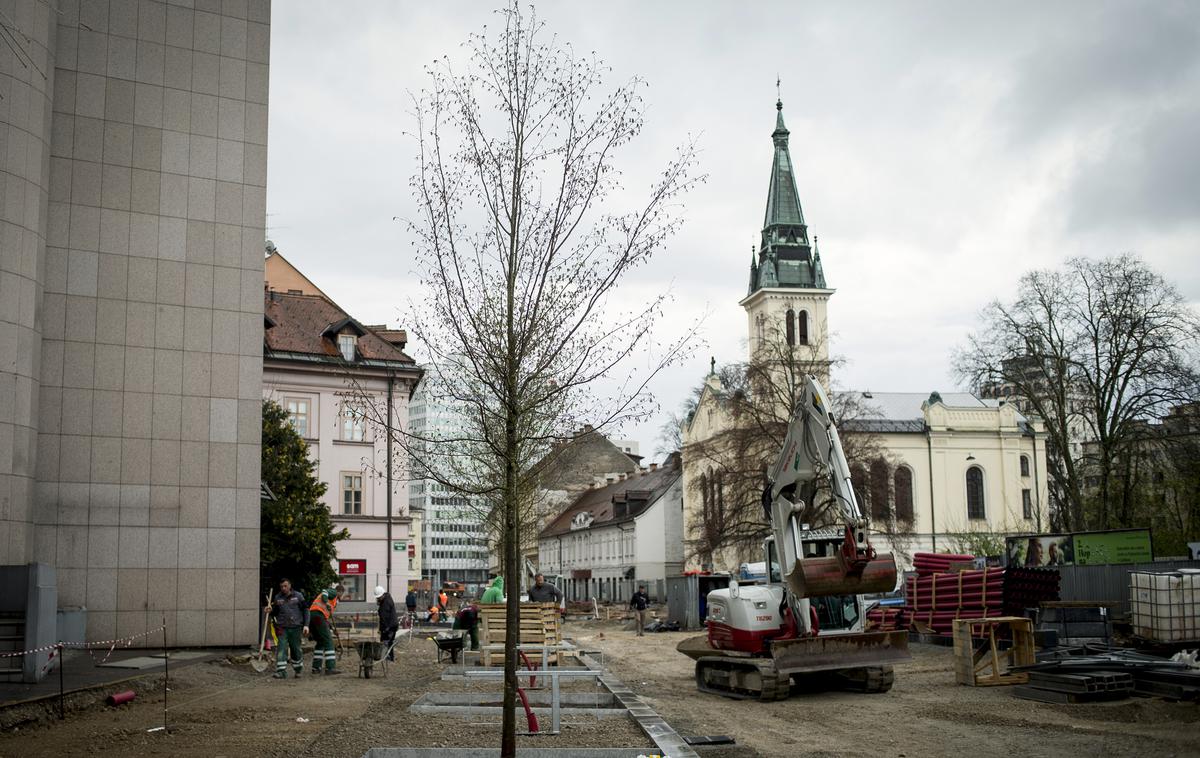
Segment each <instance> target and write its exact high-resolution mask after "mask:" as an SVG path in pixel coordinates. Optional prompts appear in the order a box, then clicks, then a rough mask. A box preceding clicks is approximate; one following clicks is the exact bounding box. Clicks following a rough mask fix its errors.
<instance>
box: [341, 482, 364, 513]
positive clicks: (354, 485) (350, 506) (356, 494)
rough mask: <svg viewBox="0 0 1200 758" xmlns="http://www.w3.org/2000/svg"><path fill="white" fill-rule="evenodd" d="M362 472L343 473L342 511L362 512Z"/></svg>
mask: <svg viewBox="0 0 1200 758" xmlns="http://www.w3.org/2000/svg"><path fill="white" fill-rule="evenodd" d="M362 494H363V493H362V474H342V513H344V514H346V515H350V516H358V515H360V514H362Z"/></svg>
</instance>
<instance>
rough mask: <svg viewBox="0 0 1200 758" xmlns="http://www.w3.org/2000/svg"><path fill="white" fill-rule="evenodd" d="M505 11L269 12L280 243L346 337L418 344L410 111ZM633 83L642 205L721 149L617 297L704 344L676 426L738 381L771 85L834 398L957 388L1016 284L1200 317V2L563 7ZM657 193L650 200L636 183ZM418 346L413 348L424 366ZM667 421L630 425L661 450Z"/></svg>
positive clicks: (633, 165) (578, 35)
mask: <svg viewBox="0 0 1200 758" xmlns="http://www.w3.org/2000/svg"><path fill="white" fill-rule="evenodd" d="M489 6H490V4H489V3H487V2H471V3H467V2H457V3H449V2H447V3H428V2H422V3H417V2H404V3H392V2H387V3H385V2H377V3H367V2H356V3H348V4H345V5H339V6H337V8H336V10H334V6H333V5H331V4H329V3H324V2H322V3H316V2H299V0H287V2H276V3H275V4H274V8H273V15H272V19H271V23H272V34H271V45H272V49H271V108H270V111H271V112H270V138H269V151H270V152H269V156H270V157H269V161H270V162H269V178H268V186H267V187H268V195H267V212H268V217H267V226H268V231H267V236H268V237H270V238H271V239H272V240H273V241H274V242H275V244H276V245H277V246H278V248H279V249H280V251H281V252H283V253H284V254H285V255H286V256H287V257H288V259H289V260H291V261H292V262H293V263H294V264H296V265H297V266H298V267H299V268H300V269H301V270H302V271H304V272H305V273H306V274H307V275H308V276H309V277H310V278H311V279H313V280H314V281H315V282H316V283H317V285H318V286H320V287H321V288H322V289H323V290H324V291H325V292H327V293H328V294H329V295H330V296H331V297H332V298H333V299H334V300H336V301H337V302H338V303H339V304H341V305H342V306H343V307H344V308H346V309H348V310H349V311H350V312H351V314H352V315H353V316H355V317H356V318H358V319H359V320H360V321H363V322H367V323H381V322H387V323H389V324H391V325H393V326H400V327H403V326H404V323H403V319H404V313H405V312H406V308H407V303H408V302H409V301H410V300H412V299H419V298H420V297H421V293H420V292H419V291H418V288H417V287H415V286H414V277H413V261H412V254H411V237H410V235H409V233H408V231H407V229H406V227H405V226H404V225H403V224H402V223H399V222H395V221H393V220H392V219H393V217H394V216H400V217H401V218H409V217H412V216H414V204H413V201H412V199H411V196H410V193H409V188H408V180H409V177H410V176H411V174H412V172H413V167H414V161H413V156H414V153H415V149H414V144H413V142H412V140H411V138H409V137H407V136H406V131H408V130H410V129H411V128H412V126H413V118H412V116H411V113H410V111H411V101H410V96H409V93H410V92H415V91H417V90H419V89H421V88H422V87H423V86H425V83H426V79H425V75H424V73H423V66H424V65H426V64H427V63H429V62H430V61H432V60H433V59H434V58H437V57H440V56H442V55H450V56H451V58H452V59H456V60H460V61H461V60H463V59H464V58H465V56H464V53H463V50H462V48H461V43H462V42H463V41H464V40H465V39H466V38H467V35H468V34H469V33H471V32H475V31H479V30H480V29H481V27H482V26H483V25H484V24H491V25H493V26H494V25H495V24H496V19H495V17H494V16H493V14H492V12H491V10H490V7H489ZM537 7H538V14H539V15H540V16H541V17H542V18H543V19H544V20H545V21H546V22H547V24H548V28H549V30H550V31H551V32H553V33H555V34H556V35H557V36H558V38H559V39H560V40H561V41H563V42H567V43H570V44H572V45H574V46H575V47H576V48H577V49H579V50H581V51H592V50H594V51H596V52H597V53H598V54H599V55H600V56H602V57H603V58H604V59H605V60H606V61H607V62H609V63H610V65H611V66H612V67H613V73H612V79H611V81H612V82H613V83H616V82H620V81H624V80H626V79H628V78H630V77H634V76H638V77H641V78H644V79H645V80H646V81H647V83H648V87H647V88H646V90H645V91H644V96H645V99H646V101H647V104H648V107H647V112H646V125H645V130H644V131H643V133H642V136H641V138H640V139H639V140H638V141H637V142H636V143H635V144H634V145H632V146H630V147H629V148H627V149H626V150H625V152H624V153H622V154H620V155H619V156H618V158H617V164H618V166H619V167H621V168H623V169H625V170H626V171H627V178H628V179H629V181H628V182H627V184H628V185H629V186H635V187H636V186H645V185H646V184H647V183H648V181H649V178H650V177H651V176H652V175H653V172H654V170H655V169H657V168H659V167H661V166H662V165H663V164H664V163H665V162H666V160H667V159H668V158H669V157H670V155H671V151H672V150H673V148H674V147H675V146H676V145H678V144H680V143H681V142H683V141H685V140H686V139H688V138H689V135H690V136H694V137H697V138H698V140H699V143H700V146H701V150H702V153H701V167H700V168H701V170H702V171H703V172H705V173H707V174H708V176H709V179H708V182H707V183H706V184H704V185H703V186H701V187H699V188H698V189H696V190H695V191H694V192H692V193H691V194H690V195H689V196H688V197H687V199H686V208H685V209H684V211H683V214H684V218H685V225H684V227H683V230H682V232H681V233H680V234H679V235H678V236H677V237H675V238H674V239H673V240H672V241H671V243H670V244H669V246H668V247H667V248H666V249H664V250H663V251H662V252H661V253H660V254H659V255H658V257H657V258H656V260H655V262H654V264H653V265H651V266H649V267H647V268H644V269H639V270H638V271H637V272H636V278H633V279H631V280H630V281H629V282H628V284H627V286H626V287H625V290H624V297H627V298H630V299H631V300H636V299H638V298H639V297H644V296H645V295H648V294H649V293H653V292H658V291H661V290H662V289H663V288H664V287H669V288H670V290H671V291H672V292H673V293H674V294H675V297H676V299H675V301H674V303H673V305H672V307H671V309H670V312H669V315H668V317H667V318H666V319H664V320H663V321H662V322H661V329H662V330H663V333H664V337H669V336H673V335H675V334H678V333H680V332H681V331H682V330H684V329H685V328H686V327H687V326H688V325H689V324H691V323H693V322H695V320H696V319H697V318H699V317H701V316H702V315H704V314H706V313H707V314H708V316H707V319H706V320H705V324H704V329H703V336H704V340H705V343H706V344H705V345H704V346H702V347H701V348H700V349H699V350H698V351H697V352H696V354H695V356H694V359H693V360H691V361H689V362H688V363H687V364H686V365H683V366H680V367H678V368H675V369H672V370H670V371H668V372H667V373H666V374H664V375H662V376H660V377H659V379H658V380H657V381H656V382H655V383H654V385H653V390H654V392H655V395H656V398H657V400H658V401H659V403H660V404H661V406H662V407H663V410H664V411H665V410H668V409H672V408H675V407H676V406H678V404H679V403H680V402H681V401H682V399H683V398H684V397H685V396H686V395H687V393H688V391H689V389H690V388H691V387H693V386H695V385H696V384H697V383H698V382H700V381H701V380H702V378H703V376H704V374H705V373H707V370H708V360H709V356H710V355H711V356H715V357H716V359H717V361H718V362H719V363H725V362H733V361H738V360H743V359H744V355H745V338H746V317H745V315H744V312H743V311H742V310H741V308H740V307H739V306H738V305H737V303H738V301H739V300H740V299H741V298H742V297H743V296H744V295H745V294H746V283H747V279H748V266H749V262H750V252H751V247H752V245H753V244H755V243H756V241H757V239H758V232H759V229H760V227H761V224H762V218H763V209H764V203H765V200H766V192H767V182H768V175H769V170H770V163H771V156H772V148H771V138H770V134H771V131H772V130H773V128H774V120H775V97H776V94H775V93H776V90H775V79H776V75H777V74H778V76H779V77H780V78H781V79H782V97H783V102H784V116H785V119H786V121H787V125H788V128H789V129H790V130H791V154H792V160H793V163H794V165H795V167H796V180H797V185H798V189H799V192H800V198H801V203H802V205H803V208H804V214H805V218H806V221H807V222H808V225H809V231H810V234H816V235H817V236H818V237H819V238H820V248H821V256H822V261H823V262H824V266H825V274H826V278H827V280H828V282H829V286H831V287H833V288H836V289H837V293H836V294H835V295H834V296H833V298H832V300H831V303H830V307H829V317H830V323H831V330H832V336H831V341H832V348H833V352H834V353H835V354H837V355H841V356H844V357H845V358H846V359H848V365H847V366H846V368H845V369H844V370H843V371H842V372H841V375H840V377H838V378H837V379H836V382H837V384H838V385H839V386H841V387H843V388H853V389H862V390H874V391H913V392H929V391H931V390H934V389H938V390H948V389H952V388H954V387H955V381H954V379H953V377H952V375H951V371H950V367H949V359H950V355H951V353H952V351H953V349H954V347H955V346H956V345H959V344H961V343H962V341H963V340H964V338H965V336H966V335H967V333H968V332H969V331H970V330H971V329H972V328H973V326H974V325H975V324H976V323H977V321H976V316H977V314H978V312H979V310H980V309H981V308H982V307H983V306H984V305H985V304H986V303H987V302H988V301H990V300H992V299H994V298H1002V299H1007V298H1010V297H1011V296H1012V294H1013V292H1014V288H1015V284H1016V280H1017V278H1018V277H1019V276H1020V275H1021V273H1023V272H1025V271H1027V270H1029V269H1032V268H1038V267H1050V266H1054V265H1057V264H1059V263H1060V262H1061V261H1063V260H1064V259H1065V258H1067V257H1070V256H1075V255H1087V256H1095V257H1100V256H1105V255H1113V254H1121V253H1136V254H1138V255H1140V256H1142V257H1143V258H1144V259H1145V260H1147V261H1148V262H1149V263H1150V264H1151V265H1152V266H1154V267H1155V268H1157V269H1158V270H1159V271H1160V272H1161V273H1163V274H1164V275H1165V276H1166V277H1167V278H1168V279H1170V280H1171V281H1172V282H1174V283H1175V285H1176V286H1177V287H1179V288H1180V290H1181V291H1182V292H1183V293H1184V295H1185V296H1186V297H1187V298H1188V299H1189V300H1190V301H1192V302H1193V303H1200V3H1197V2H1191V1H1185V2H1178V3H1173V2H1158V1H1156V2H1147V3H1142V4H1135V3H1103V2H1094V1H1092V0H1089V1H1088V2H1075V3H1068V2H1056V3H1051V4H1048V3H1042V2H1030V3H1018V2H1010V3H982V2H978V3H964V2H945V3H922V2H903V3H901V2H889V3H869V2H855V3H815V2H814V3H802V2H794V1H793V2H755V3H735V2H696V1H695V0H689V1H679V2H646V1H645V0H605V2H590V3H583V2H543V3H539V4H538V6H537ZM639 182H640V184H639ZM412 347H414V348H416V352H418V353H419V347H417V346H412ZM661 421H662V419H661V417H657V418H655V419H652V420H648V421H647V422H646V423H644V424H642V425H641V426H638V427H635V428H630V429H626V430H624V431H625V436H628V437H631V438H633V439H636V440H639V441H640V442H641V445H642V452H643V453H644V454H645V453H648V452H652V451H653V449H654V448H655V444H654V443H655V438H656V436H657V430H658V427H659V425H660V424H661Z"/></svg>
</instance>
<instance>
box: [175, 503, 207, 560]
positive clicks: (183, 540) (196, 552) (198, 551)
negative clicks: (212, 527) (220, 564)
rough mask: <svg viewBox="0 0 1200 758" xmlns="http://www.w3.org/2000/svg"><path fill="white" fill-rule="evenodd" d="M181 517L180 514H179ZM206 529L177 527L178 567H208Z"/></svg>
mask: <svg viewBox="0 0 1200 758" xmlns="http://www.w3.org/2000/svg"><path fill="white" fill-rule="evenodd" d="M181 515H182V514H181ZM208 535H209V530H208V529H206V528H192V527H183V526H181V527H179V567H180V568H191V569H202V568H205V567H207V565H208Z"/></svg>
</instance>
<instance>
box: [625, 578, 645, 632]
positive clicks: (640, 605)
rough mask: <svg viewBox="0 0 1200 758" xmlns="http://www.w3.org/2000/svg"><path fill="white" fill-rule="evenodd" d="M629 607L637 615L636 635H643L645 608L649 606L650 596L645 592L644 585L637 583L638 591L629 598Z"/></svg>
mask: <svg viewBox="0 0 1200 758" xmlns="http://www.w3.org/2000/svg"><path fill="white" fill-rule="evenodd" d="M629 607H630V608H632V609H633V614H634V616H636V617H637V636H639V637H643V636H645V633H646V609H647V608H649V607H650V596H649V595H647V594H646V585H644V584H639V585H638V591H637V592H635V593H633V597H631V598H629Z"/></svg>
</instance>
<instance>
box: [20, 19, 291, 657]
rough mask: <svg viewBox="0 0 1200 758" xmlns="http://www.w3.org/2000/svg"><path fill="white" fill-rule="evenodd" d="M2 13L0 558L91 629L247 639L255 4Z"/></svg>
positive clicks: (253, 374) (257, 320) (260, 103)
mask: <svg viewBox="0 0 1200 758" xmlns="http://www.w3.org/2000/svg"><path fill="white" fill-rule="evenodd" d="M3 9H4V11H5V15H6V23H12V24H13V25H15V29H16V33H15V34H13V35H12V42H13V44H12V45H11V46H10V45H0V565H5V566H17V567H19V566H23V565H25V564H29V563H32V562H37V563H40V564H42V565H41V567H39V569H38V572H39V576H40V578H39V579H38V580H37V584H38V585H39V589H38V592H39V593H40V594H41V595H42V598H41V601H39V602H40V604H39V607H45V602H46V596H47V595H48V594H54V595H55V597H54V600H53V602H51V603H50V604H49V607H50V608H53V607H54V606H55V605H57V606H58V607H64V606H86V608H87V630H86V634H87V637H88V638H89V639H109V638H113V637H117V636H126V635H132V634H138V633H140V632H143V631H145V630H146V629H148V628H152V627H157V626H158V625H159V624H160V623H161V621H162V618H163V616H164V615H165V616H166V617H167V623H168V629H169V642H171V643H172V644H180V645H230V644H235V643H236V644H241V643H248V642H250V641H251V640H253V639H254V638H255V637H256V633H257V630H258V624H259V621H258V618H259V615H260V614H259V611H258V609H259V607H260V605H261V602H260V598H258V597H257V592H258V546H259V459H260V451H259V439H260V410H259V403H260V401H261V392H262V388H261V384H262V310H261V309H262V299H261V298H262V276H263V258H262V245H263V239H264V234H263V229H264V222H265V215H266V210H265V209H266V175H267V88H268V63H269V58H270V3H269V0H242V2H233V3H230V2H224V3H222V2H219V1H217V0H195V2H192V1H191V0H188V1H187V2H184V1H183V0H179V2H174V1H170V2H157V1H152V0H83V1H80V0H10V1H9V2H6V3H3ZM11 589H12V588H11V587H6V590H11ZM26 621H27V622H28V626H29V628H28V629H27V638H28V637H29V635H30V634H32V632H31V630H33V629H34V628H35V627H37V628H39V629H40V631H38V632H37V634H38V635H41V634H49V635H50V636H53V629H52V628H51V629H49V630H48V631H47V630H46V629H45V628H42V627H44V625H43V624H42V623H41V622H40V621H39V620H38V619H37V618H29V619H26ZM50 626H51V627H52V626H53V624H51V625H50Z"/></svg>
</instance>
